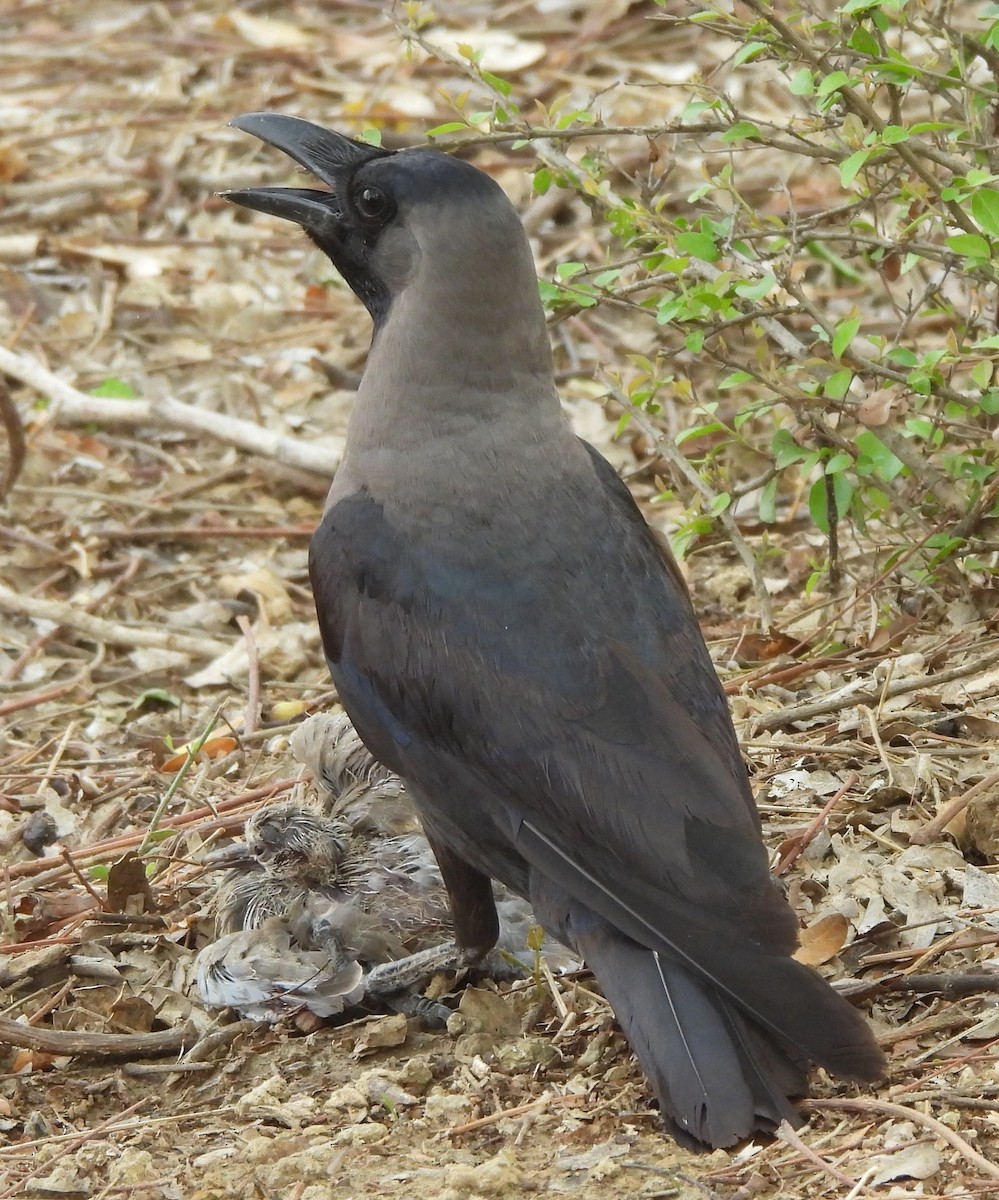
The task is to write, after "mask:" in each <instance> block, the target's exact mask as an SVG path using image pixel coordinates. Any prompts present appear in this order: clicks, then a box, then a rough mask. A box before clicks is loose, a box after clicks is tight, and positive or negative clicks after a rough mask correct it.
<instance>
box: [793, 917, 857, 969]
mask: <svg viewBox="0 0 999 1200" xmlns="http://www.w3.org/2000/svg"><path fill="white" fill-rule="evenodd" d="M849 932H850V922H849V921H848V920H847V919H846V917H844V916H843V914H842V913H830V914H829V915H828V916H827V917H822V918H820V920H818V921H814V922H813V923H812V924H811V925H809V926H808V928H807V929H802V930H801V932H800V933H799V934H798V942H799V945H798V949H797V950H796V951H795V952H794V957H795V958H796V959H797V960H798V962H800V963H804V964H805V965H806V966H808V967H818V966H821V965H822V963H824V962H828V961H829V960H830V959H831V958H835V957H836V955H837V954H839V952H840V950H842V949H843V947H844V946H845V945H846V935H847V934H848V933H849Z"/></svg>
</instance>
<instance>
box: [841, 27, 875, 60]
mask: <svg viewBox="0 0 999 1200" xmlns="http://www.w3.org/2000/svg"><path fill="white" fill-rule="evenodd" d="M849 46H850V49H851V50H856V51H857V53H858V54H869V55H870V56H871V58H878V57H879V56H880V54H881V47H880V46H879V45H878V39H877V38H876V37H875V36H874V34H873V33H871V31H870V30H869V29H865V28H864V26H863V25H858V26H857V28H856V29H855V30H854V31H853V33H852V34H851V35H850V42H849Z"/></svg>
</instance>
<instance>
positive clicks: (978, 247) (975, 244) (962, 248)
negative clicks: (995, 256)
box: [947, 233, 992, 259]
mask: <svg viewBox="0 0 999 1200" xmlns="http://www.w3.org/2000/svg"><path fill="white" fill-rule="evenodd" d="M947 245H948V247H949V248H950V249H951V250H953V251H954V253H955V254H960V255H962V256H963V257H964V258H984V259H988V258H991V256H992V251H991V249H990V247H989V244H988V242H987V241H986V240H985V238H983V237H979V236H978V234H977V233H954V234H951V236H950V237H949V238H948V239H947Z"/></svg>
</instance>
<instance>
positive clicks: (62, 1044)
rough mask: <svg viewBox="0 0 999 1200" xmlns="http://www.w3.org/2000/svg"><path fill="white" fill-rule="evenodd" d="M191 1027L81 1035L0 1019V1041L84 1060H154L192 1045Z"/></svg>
mask: <svg viewBox="0 0 999 1200" xmlns="http://www.w3.org/2000/svg"><path fill="white" fill-rule="evenodd" d="M195 1037H196V1031H195V1028H194V1026H193V1025H192V1024H191V1023H190V1022H189V1021H185V1022H184V1024H183V1025H175V1026H174V1027H173V1028H172V1029H164V1030H162V1031H161V1032H158V1033H81V1032H78V1031H77V1030H73V1029H39V1028H37V1027H35V1026H33V1025H23V1024H22V1023H21V1022H20V1021H10V1020H8V1019H7V1018H6V1017H0V1042H6V1044H7V1045H8V1046H20V1047H21V1048H22V1049H25V1050H40V1051H42V1053H44V1054H65V1055H74V1056H82V1057H88V1058H155V1057H157V1056H159V1055H161V1054H176V1053H177V1052H178V1051H179V1050H183V1049H184V1047H185V1046H189V1045H191V1044H192V1043H193V1041H194V1039H195Z"/></svg>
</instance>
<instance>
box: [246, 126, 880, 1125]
mask: <svg viewBox="0 0 999 1200" xmlns="http://www.w3.org/2000/svg"><path fill="white" fill-rule="evenodd" d="M235 124H236V125H237V127H238V128H241V129H243V130H245V131H247V132H249V133H252V134H254V135H255V136H257V137H259V138H261V139H262V140H263V141H265V142H268V143H270V144H271V145H274V146H276V147H278V148H279V149H281V150H284V151H285V152H286V153H287V154H289V155H290V156H291V157H292V158H294V159H295V160H296V161H297V162H298V163H300V164H301V165H303V166H305V167H306V168H308V169H309V170H310V171H312V172H313V173H314V174H316V175H318V176H319V178H320V179H321V180H322V181H323V182H324V183H325V184H327V185H328V186H329V187H330V188H331V189H332V190H331V191H330V192H326V191H319V190H311V189H304V188H294V189H280V188H258V189H248V190H246V191H241V192H234V193H230V195H229V198H230V199H231V200H232V201H234V202H235V203H237V204H241V205H244V206H245V207H248V208H253V209H258V210H260V211H264V212H269V213H273V214H275V215H277V216H282V217H286V218H288V219H290V220H293V221H296V222H298V223H299V224H300V225H301V226H302V227H303V228H304V229H305V230H306V232H307V233H308V234H309V236H310V237H311V238H312V239H313V241H314V242H315V243H316V244H317V245H318V246H319V247H320V249H322V250H323V251H325V252H326V253H327V254H328V255H329V257H330V258H331V260H332V261H333V263H334V264H335V265H336V266H337V267H338V268H339V269H340V271H341V273H342V274H343V276H344V278H345V279H346V280H347V282H348V283H349V284H350V286H351V287H352V288H353V290H354V291H355V292H356V293H357V295H358V296H359V297H360V299H361V300H362V301H363V302H364V304H365V305H366V306H367V308H368V310H369V312H370V313H371V315H372V318H373V320H374V322H375V335H374V340H373V343H372V347H371V352H370V355H369V358H368V364H367V368H366V370H365V374H364V378H363V380H362V382H361V385H360V388H359V390H358V394H357V400H356V404H355V407H354V411H353V414H352V416H351V421H350V427H349V430H348V436H347V448H346V452H345V454H344V458H343V461H342V462H341V464H340V466H339V468H338V470H337V473H336V477H335V479H334V482H333V486H332V489H331V491H330V496H329V501H328V505H327V509H326V514H325V516H324V518H323V521H322V524H321V526H320V528H319V529H318V531H317V532H316V535H315V537H314V539H313V542H312V550H311V559H310V562H311V573H312V583H313V590H314V592H315V598H316V606H317V611H318V614H319V623H320V627H321V631H322V637H323V645H324V647H325V651H326V656H327V659H328V661H329V665H330V670H331V672H332V675H333V679H334V681H335V683H336V686H337V689H338V692H339V694H340V697H341V699H342V701H343V705H344V707H345V708H346V710H347V712H348V713H349V714H350V716H351V718H352V720H353V722H354V724H355V726H356V728H357V731H358V733H359V734H360V736H361V739H362V740H363V741H364V743H365V745H366V746H367V747H368V748H369V749H370V750H371V752H372V754H373V755H374V756H375V758H377V759H378V760H379V762H381V763H383V764H384V765H385V766H387V767H389V768H391V769H392V770H393V771H394V772H396V773H397V774H399V775H400V776H401V777H402V778H403V779H404V780H405V781H406V784H407V788H408V790H409V793H410V795H411V796H412V797H413V799H414V801H415V803H416V805H417V808H418V810H419V812H420V816H421V819H422V821H423V824H424V827H425V829H426V832H427V835H428V837H429V839H430V841H431V843H432V845H433V846H434V849H435V852H436V853H437V856H438V860H439V862H440V866H441V870H442V872H443V875H444V879H445V882H446V883H447V886H448V890H449V893H450V897H451V903H452V911H453V917H454V926H455V933H456V937H457V940H458V942H459V944H460V945H461V946H462V947H463V948H464V949H465V951H466V953H467V954H468V955H469V956H470V957H475V956H477V955H481V954H483V953H484V952H485V951H487V950H488V949H489V947H490V945H491V944H492V942H493V941H494V939H495V937H496V931H497V920H496V914H495V910H494V906H493V900H492V894H491V888H490V879H497V880H501V881H502V882H503V883H505V884H506V885H507V886H508V887H510V888H511V889H513V890H514V891H515V892H517V893H519V894H520V895H522V896H525V897H529V898H530V900H531V902H532V904H533V906H534V909H535V912H536V913H537V915H538V918H539V919H540V920H541V922H542V924H544V925H545V927H546V928H547V929H548V930H549V931H550V932H551V933H553V934H555V935H556V936H558V937H559V938H561V939H563V940H564V941H566V942H567V943H568V944H569V945H571V946H572V947H573V948H574V949H575V950H576V951H577V952H578V953H580V954H581V955H583V956H584V957H585V958H586V960H587V961H588V963H589V964H590V966H591V967H592V968H593V970H594V972H595V973H596V975H597V977H598V979H599V980H600V982H601V984H602V986H603V988H604V990H605V992H606V993H607V995H608V998H609V999H610V1001H611V1004H612V1005H613V1007H614V1009H615V1012H616V1014H617V1016H618V1018H619V1020H620V1021H621V1024H622V1026H623V1028H624V1031H625V1033H626V1034H627V1036H628V1038H629V1040H630V1041H631V1044H632V1046H633V1047H634V1049H635V1051H636V1053H637V1054H638V1056H639V1059H640V1060H641V1062H642V1065H643V1066H644V1068H645V1071H646V1073H647V1074H648V1076H649V1079H650V1081H651V1083H652V1085H653V1087H654V1089H655V1091H656V1094H657V1095H658V1097H659V1100H660V1104H661V1107H662V1112H663V1116H664V1118H665V1120H666V1122H667V1124H668V1125H669V1127H670V1128H671V1129H672V1131H673V1132H674V1134H675V1135H676V1136H677V1137H678V1138H680V1139H681V1140H683V1141H684V1142H686V1143H687V1144H693V1145H707V1146H725V1145H729V1144H731V1143H733V1142H735V1141H737V1140H738V1139H740V1138H742V1137H745V1136H747V1135H749V1134H751V1133H753V1132H754V1131H756V1130H769V1129H772V1128H773V1127H774V1126H775V1125H776V1124H777V1123H778V1122H779V1121H780V1120H782V1119H783V1118H788V1119H792V1120H793V1119H796V1114H795V1112H794V1110H793V1108H792V1107H791V1106H790V1104H789V1102H788V1097H789V1096H792V1095H796V1094H802V1093H804V1092H805V1091H806V1071H807V1066H808V1063H809V1062H816V1063H820V1064H822V1065H823V1066H825V1067H827V1068H828V1069H829V1070H830V1071H832V1072H833V1073H835V1074H838V1075H841V1076H844V1077H846V1078H849V1079H857V1080H874V1079H877V1078H878V1077H880V1075H881V1073H882V1071H883V1067H884V1063H883V1058H882V1055H881V1052H880V1051H879V1050H878V1048H877V1046H876V1044H875V1042H874V1040H873V1038H872V1036H871V1033H870V1031H869V1029H868V1028H867V1026H866V1024H865V1023H864V1021H863V1019H862V1018H861V1017H860V1016H859V1015H858V1014H857V1013H856V1012H855V1011H854V1010H853V1009H852V1008H851V1007H850V1006H849V1005H848V1004H847V1003H846V1002H845V1001H844V1000H843V999H841V998H840V997H838V996H836V995H835V993H834V992H833V991H832V990H831V989H830V988H829V986H828V985H827V984H826V983H825V982H824V981H823V980H822V979H821V978H820V977H819V976H818V975H817V974H815V973H814V972H813V971H811V970H809V969H808V968H807V967H804V966H802V965H800V964H798V963H797V962H795V961H794V960H793V959H792V958H791V957H790V955H791V953H792V952H793V950H794V948H795V944H796V939H797V923H796V920H795V918H794V915H793V913H792V912H791V910H790V908H789V907H788V905H787V903H786V902H785V900H784V898H783V896H782V895H781V893H780V892H779V891H778V889H777V888H776V887H775V886H774V884H773V882H772V880H771V878H770V875H769V871H768V865H767V856H766V852H765V849H764V846H763V843H762V840H761V837H760V822H759V817H758V815H757V812H756V808H755V804H754V801H753V796H752V793H751V791H750V788H749V784H748V780H747V776H746V771H745V768H744V765H743V762H742V758H741V755H740V751H739V747H738V744H737V742H736V738H735V733H734V730H733V727H732V722H731V718H730V716H729V712H728V708H727V705H726V702H725V697H724V694H723V692H722V690H721V687H720V685H719V682H718V679H717V676H716V675H715V672H714V669H713V667H712V664H711V660H710V658H709V656H708V652H707V649H706V647H705V645H704V642H703V639H702V637H701V634H700V631H699V629H698V626H697V622H696V619H695V615H694V612H693V610H692V607H691V604H690V600H689V598H688V596H687V593H686V590H685V588H684V586H683V583H682V581H681V579H680V576H679V573H678V571H677V570H676V567H675V564H674V563H673V561H672V559H671V558H670V556H669V553H668V551H666V550H665V549H664V547H663V546H662V545H661V543H660V541H659V540H658V539H657V538H656V536H655V535H654V534H653V533H652V531H651V530H650V529H649V527H648V526H647V524H646V523H645V521H644V519H643V518H642V516H641V514H640V512H639V511H638V509H637V507H636V506H635V504H634V502H633V500H632V498H631V496H630V494H629V492H628V491H627V489H626V488H625V487H624V485H623V484H622V483H621V482H620V480H619V479H618V478H617V476H616V475H615V473H614V471H613V470H612V469H611V467H610V466H609V465H608V464H607V463H606V462H605V461H604V459H602V458H601V457H600V455H599V454H597V453H596V451H595V450H593V448H592V447H590V446H588V445H586V444H585V443H584V442H582V441H580V440H579V439H578V438H576V437H575V436H574V435H573V433H572V431H571V429H570V427H569V424H568V421H567V419H566V417H565V415H564V414H563V412H562V408H561V405H560V402H559V399H558V396H557V394H556V391H555V387H554V383H553V373H552V361H551V352H550V348H549V344H548V337H547V332H546V328H545V321H544V314H543V311H542V309H541V305H540V302H539V299H538V293H537V281H536V277H535V272H534V265H533V262H532V259H531V254H530V250H529V247H528V245H527V240H526V238H525V236H524V232H523V229H522V227H521V225H520V222H519V220H518V218H517V214H516V212H515V211H514V209H513V207H512V205H511V204H510V202H509V201H508V200H507V198H506V197H505V195H504V194H503V192H502V191H501V190H500V188H499V187H497V185H496V184H495V183H494V182H493V181H492V180H491V179H490V178H489V177H488V176H487V175H485V174H483V173H482V172H481V171H479V170H477V169H476V168H475V167H473V166H472V165H470V164H469V163H467V162H462V161H459V160H456V159H452V158H449V157H447V156H446V155H442V154H439V153H437V152H435V151H429V150H406V151H401V152H398V153H389V152H386V151H383V150H379V149H375V148H373V147H370V146H366V145H362V144H360V143H357V142H352V141H351V140H349V139H348V138H345V137H343V136H342V135H340V134H337V133H333V132H330V131H327V130H323V129H321V128H319V127H317V126H314V125H310V124H308V123H307V122H303V121H299V120H296V119H294V118H290V117H283V116H278V115H273V114H256V115H253V116H248V117H242V118H240V119H239V120H238V121H237V122H235Z"/></svg>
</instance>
